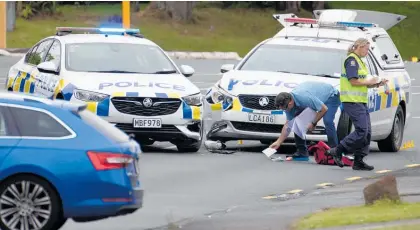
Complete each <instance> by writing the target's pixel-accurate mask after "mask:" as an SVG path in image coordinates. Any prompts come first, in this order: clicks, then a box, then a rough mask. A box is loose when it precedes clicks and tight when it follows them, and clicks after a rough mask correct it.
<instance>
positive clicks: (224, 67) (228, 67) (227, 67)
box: [220, 64, 235, 73]
mask: <svg viewBox="0 0 420 230" xmlns="http://www.w3.org/2000/svg"><path fill="white" fill-rule="evenodd" d="M233 68H235V65H234V64H224V65H222V67H221V68H220V72H221V73H226V72H228V71H230V70H233Z"/></svg>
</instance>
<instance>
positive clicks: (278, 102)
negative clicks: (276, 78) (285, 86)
mask: <svg viewBox="0 0 420 230" xmlns="http://www.w3.org/2000/svg"><path fill="white" fill-rule="evenodd" d="M291 99H292V95H291V94H290V93H286V92H281V93H279V94H278V95H277V97H276V99H275V101H274V106H276V107H277V108H280V107H281V108H284V107H285V106H286V105H287V104H288V103H289V102H290V101H291Z"/></svg>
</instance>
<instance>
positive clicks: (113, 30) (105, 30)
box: [56, 27, 140, 35]
mask: <svg viewBox="0 0 420 230" xmlns="http://www.w3.org/2000/svg"><path fill="white" fill-rule="evenodd" d="M56 32H57V33H59V32H62V33H100V34H113V33H117V34H123V33H125V34H130V35H132V34H139V33H140V30H139V29H124V28H91V27H57V28H56Z"/></svg>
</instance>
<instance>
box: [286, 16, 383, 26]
mask: <svg viewBox="0 0 420 230" xmlns="http://www.w3.org/2000/svg"><path fill="white" fill-rule="evenodd" d="M284 21H285V22H289V23H299V24H317V25H319V26H320V27H323V26H338V27H375V26H376V25H375V24H373V23H365V22H340V21H338V22H329V21H319V20H317V19H313V18H285V19H284Z"/></svg>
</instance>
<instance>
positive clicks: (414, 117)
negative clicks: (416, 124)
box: [412, 117, 420, 119]
mask: <svg viewBox="0 0 420 230" xmlns="http://www.w3.org/2000/svg"><path fill="white" fill-rule="evenodd" d="M412 118H415V119H419V118H420V117H412Z"/></svg>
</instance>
